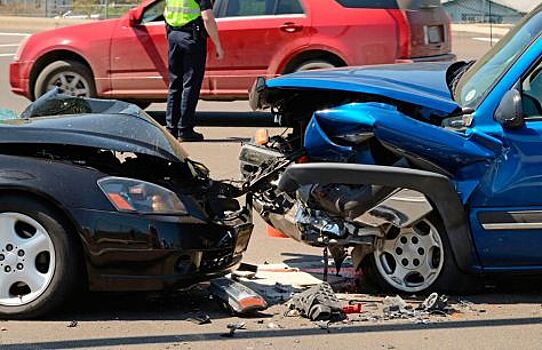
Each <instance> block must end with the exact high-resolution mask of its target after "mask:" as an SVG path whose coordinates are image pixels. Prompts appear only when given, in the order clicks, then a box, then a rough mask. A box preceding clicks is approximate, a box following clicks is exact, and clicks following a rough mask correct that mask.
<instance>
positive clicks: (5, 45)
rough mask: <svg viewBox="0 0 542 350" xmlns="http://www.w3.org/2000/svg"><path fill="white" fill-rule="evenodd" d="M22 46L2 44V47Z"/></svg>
mask: <svg viewBox="0 0 542 350" xmlns="http://www.w3.org/2000/svg"><path fill="white" fill-rule="evenodd" d="M19 45H20V44H1V45H0V47H19Z"/></svg>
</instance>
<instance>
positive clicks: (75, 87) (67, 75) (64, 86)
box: [34, 60, 96, 99]
mask: <svg viewBox="0 0 542 350" xmlns="http://www.w3.org/2000/svg"><path fill="white" fill-rule="evenodd" d="M53 86H58V87H59V88H60V90H61V92H62V93H64V94H67V95H72V96H80V97H96V84H95V82H94V77H93V75H92V72H91V71H90V69H89V68H88V67H87V66H86V65H84V64H82V63H81V62H78V61H72V60H66V61H55V62H53V63H51V64H49V65H48V66H46V67H45V68H44V69H43V70H42V71H41V73H40V74H39V75H38V78H37V79H36V83H35V84H34V97H35V98H36V99H37V98H39V97H40V96H42V95H43V94H45V93H46V92H47V91H49V90H51V89H52V87H53Z"/></svg>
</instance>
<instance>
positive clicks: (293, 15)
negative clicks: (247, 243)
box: [216, 13, 307, 23]
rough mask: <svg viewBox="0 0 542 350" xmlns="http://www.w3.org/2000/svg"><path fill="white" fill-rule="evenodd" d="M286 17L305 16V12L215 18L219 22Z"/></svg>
mask: <svg viewBox="0 0 542 350" xmlns="http://www.w3.org/2000/svg"><path fill="white" fill-rule="evenodd" d="M277 18H278V19H281V18H282V19H288V18H307V15H305V14H301V13H300V14H291V15H288V14H286V15H261V16H260V15H254V16H231V17H219V18H217V19H216V22H217V23H220V22H231V21H237V20H243V21H247V20H259V19H277Z"/></svg>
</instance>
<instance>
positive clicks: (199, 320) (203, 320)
mask: <svg viewBox="0 0 542 350" xmlns="http://www.w3.org/2000/svg"><path fill="white" fill-rule="evenodd" d="M186 320H187V321H188V322H192V323H194V324H197V325H199V326H201V325H204V324H210V323H212V321H211V317H210V316H209V315H207V314H204V313H200V314H197V315H195V316H193V317H189V318H187V319H186Z"/></svg>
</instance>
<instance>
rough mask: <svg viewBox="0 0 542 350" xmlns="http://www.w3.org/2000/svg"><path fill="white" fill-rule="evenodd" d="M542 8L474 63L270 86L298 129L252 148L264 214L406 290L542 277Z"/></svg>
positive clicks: (274, 105)
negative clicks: (492, 277) (495, 276)
mask: <svg viewBox="0 0 542 350" xmlns="http://www.w3.org/2000/svg"><path fill="white" fill-rule="evenodd" d="M541 10H542V7H540V6H539V7H538V8H537V9H535V10H534V11H533V12H532V13H530V14H529V15H528V16H526V17H525V18H524V20H523V21H522V22H521V23H519V24H518V25H517V26H516V27H515V28H514V29H512V30H511V31H510V32H509V33H508V34H507V35H506V36H505V37H504V38H502V39H501V40H500V41H499V42H498V44H496V45H495V46H494V47H493V48H492V49H491V50H490V51H489V52H488V53H487V54H486V55H485V56H483V57H482V58H481V59H480V60H478V61H476V62H455V63H414V64H405V65H384V66H371V67H353V68H339V69H334V70H328V71H309V72H300V73H294V74H291V75H287V76H283V77H280V78H277V79H273V80H269V81H265V80H264V79H260V80H259V81H258V82H257V83H256V84H255V86H254V87H253V90H252V92H251V104H252V107H253V108H255V109H265V108H270V109H271V111H272V113H273V114H274V118H275V120H276V121H277V122H280V123H281V124H282V125H284V126H287V127H290V128H291V130H292V132H291V133H289V134H287V135H284V136H274V137H270V138H268V139H266V138H265V137H264V138H263V140H262V138H261V137H260V138H259V139H258V141H259V142H254V143H252V144H247V145H245V146H244V147H243V149H242V152H241V156H240V158H241V171H242V173H243V174H244V175H245V177H246V178H247V181H248V183H254V184H256V185H255V186H253V192H254V207H255V209H256V210H257V211H258V212H259V213H260V214H261V216H262V217H263V218H264V220H265V221H266V222H267V223H268V224H270V225H272V226H273V227H274V228H276V229H278V230H279V231H281V232H282V233H284V234H285V235H287V236H290V237H292V238H294V239H296V240H298V241H301V242H304V243H307V244H310V245H312V246H317V247H327V248H328V249H329V251H330V253H331V255H332V256H333V258H334V261H335V264H336V265H337V267H340V265H341V262H342V261H344V259H345V257H346V256H347V255H348V254H350V255H351V256H352V260H353V263H354V266H355V267H356V268H360V269H363V271H364V272H365V276H367V277H369V278H370V279H372V280H373V281H375V282H377V283H378V284H379V285H380V287H383V288H385V289H387V290H392V291H399V292H407V293H414V292H428V291H432V290H439V291H465V290H469V289H470V290H472V289H474V288H475V286H476V284H477V282H478V281H479V278H478V277H479V276H480V275H481V274H490V273H504V272H507V273H518V272H521V273H530V272H540V270H542V256H541V254H540V251H542V235H541V234H540V232H541V230H542V186H541V179H542V163H541V161H542V74H540V73H541V72H542V39H541V38H540V34H541V33H542V13H541Z"/></svg>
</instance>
